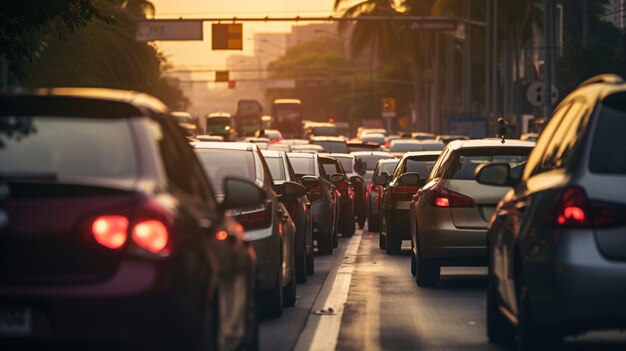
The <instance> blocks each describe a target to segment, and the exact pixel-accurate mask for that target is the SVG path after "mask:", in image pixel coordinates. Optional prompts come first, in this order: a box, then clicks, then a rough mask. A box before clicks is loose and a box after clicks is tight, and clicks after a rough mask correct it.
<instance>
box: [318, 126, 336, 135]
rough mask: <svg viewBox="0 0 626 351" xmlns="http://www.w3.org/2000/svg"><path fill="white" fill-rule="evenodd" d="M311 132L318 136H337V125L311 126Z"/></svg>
mask: <svg viewBox="0 0 626 351" xmlns="http://www.w3.org/2000/svg"><path fill="white" fill-rule="evenodd" d="M311 134H313V135H318V136H339V130H338V129H337V127H312V128H311Z"/></svg>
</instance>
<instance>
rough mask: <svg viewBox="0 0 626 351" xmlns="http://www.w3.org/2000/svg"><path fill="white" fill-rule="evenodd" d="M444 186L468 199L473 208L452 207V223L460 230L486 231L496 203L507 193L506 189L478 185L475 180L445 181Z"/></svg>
mask: <svg viewBox="0 0 626 351" xmlns="http://www.w3.org/2000/svg"><path fill="white" fill-rule="evenodd" d="M446 182H447V184H445V185H444V187H445V188H447V189H448V190H451V191H454V192H457V193H459V194H462V195H465V196H467V197H470V198H472V199H473V200H474V206H473V207H452V208H451V209H450V212H451V214H452V222H453V223H454V226H455V227H457V228H462V229H487V224H488V223H489V218H491V215H492V214H493V211H494V210H495V208H496V205H497V204H498V202H499V201H500V200H501V199H502V197H503V196H504V195H505V194H506V192H507V191H509V188H507V187H498V186H489V185H483V184H479V183H478V182H476V181H475V180H456V179H452V180H447V181H446Z"/></svg>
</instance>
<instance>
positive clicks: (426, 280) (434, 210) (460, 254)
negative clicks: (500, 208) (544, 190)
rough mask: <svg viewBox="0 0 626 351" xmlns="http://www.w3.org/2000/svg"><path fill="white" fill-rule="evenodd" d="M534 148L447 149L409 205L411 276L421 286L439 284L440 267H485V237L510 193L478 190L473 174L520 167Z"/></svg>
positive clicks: (510, 144)
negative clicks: (489, 167) (492, 167)
mask: <svg viewBox="0 0 626 351" xmlns="http://www.w3.org/2000/svg"><path fill="white" fill-rule="evenodd" d="M534 146H535V143H533V142H527V141H519V140H506V141H505V143H502V142H501V140H497V139H495V140H494V139H489V140H487V139H483V140H456V141H453V142H451V143H450V144H448V145H447V146H446V148H445V149H444V151H443V153H442V154H441V156H440V157H439V159H438V160H437V162H436V163H435V165H434V166H433V169H432V170H431V172H430V174H429V175H428V178H427V179H426V185H425V186H423V187H422V188H421V189H420V190H419V191H418V192H417V194H415V196H414V197H413V199H412V201H411V204H410V214H409V220H410V228H411V248H412V250H411V251H412V254H411V273H413V274H415V276H416V282H417V284H418V285H419V286H422V287H428V286H436V285H438V284H439V278H440V267H442V266H484V265H486V262H487V249H486V242H487V237H486V232H487V224H488V221H489V218H491V216H492V214H493V213H494V209H495V207H496V204H497V203H498V201H500V199H501V198H502V196H504V194H505V193H506V192H507V190H508V189H506V188H503V187H497V186H487V185H482V184H479V183H478V182H477V181H476V180H475V179H474V172H475V171H476V169H477V168H478V167H479V166H480V167H482V166H483V165H485V164H489V163H492V162H496V163H497V162H506V163H507V164H509V165H511V166H517V165H521V164H523V163H524V162H526V160H527V159H528V155H529V154H530V152H531V151H532V149H533V147H534Z"/></svg>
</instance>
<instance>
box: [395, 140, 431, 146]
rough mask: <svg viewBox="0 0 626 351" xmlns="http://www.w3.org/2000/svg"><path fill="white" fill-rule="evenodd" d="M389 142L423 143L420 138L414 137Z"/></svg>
mask: <svg viewBox="0 0 626 351" xmlns="http://www.w3.org/2000/svg"><path fill="white" fill-rule="evenodd" d="M391 144H393V145H395V144H424V143H423V142H422V140H416V139H394V140H392V141H391Z"/></svg>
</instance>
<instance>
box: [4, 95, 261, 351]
mask: <svg viewBox="0 0 626 351" xmlns="http://www.w3.org/2000/svg"><path fill="white" fill-rule="evenodd" d="M0 126H2V127H0V144H1V145H2V146H1V147H0V165H1V166H0V168H1V170H2V173H1V175H0V176H1V177H2V178H1V179H2V180H1V183H2V187H3V189H4V190H6V191H5V192H3V195H8V196H2V201H1V202H0V213H1V214H2V215H3V218H4V219H6V218H7V217H6V214H8V218H9V220H8V221H3V223H2V226H1V227H2V228H1V234H2V235H0V349H2V350H24V349H31V347H32V348H33V349H68V350H75V349H82V348H83V347H84V349H86V350H91V349H94V348H99V347H100V346H102V345H107V346H106V347H103V348H104V349H118V348H119V347H118V346H117V345H124V346H126V347H128V348H130V349H145V350H179V349H182V350H198V349H204V350H214V349H216V348H217V349H220V350H233V349H247V350H253V349H258V347H259V345H258V332H259V331H258V324H257V320H256V312H255V311H256V307H255V296H254V295H255V294H254V292H255V290H254V289H255V288H254V287H255V280H254V267H255V265H256V262H257V259H256V257H257V255H255V253H254V251H253V250H252V248H250V247H249V246H247V245H246V244H245V239H246V237H245V235H244V232H243V230H242V229H241V227H240V226H239V224H237V223H236V222H235V221H233V220H232V219H230V218H228V217H227V216H225V215H224V212H225V211H226V210H229V209H231V208H232V207H249V206H260V205H262V204H263V203H264V201H265V195H264V194H261V193H259V192H258V191H256V190H255V189H256V186H255V185H254V184H253V183H251V182H249V181H245V180H240V179H234V178H227V179H226V182H225V184H226V191H224V194H223V197H224V198H225V202H222V204H221V205H220V204H218V202H217V200H216V197H215V195H214V193H213V191H212V189H211V186H210V184H209V179H207V176H206V175H205V173H204V172H203V170H202V167H201V165H200V164H199V162H198V159H197V158H196V157H195V155H194V154H193V151H192V149H191V148H190V146H189V145H188V143H187V142H186V140H185V138H184V137H183V134H182V133H181V131H180V129H179V128H178V127H177V124H176V123H175V121H174V120H173V119H172V118H169V116H167V109H166V107H165V105H164V104H163V103H162V102H161V101H159V100H157V99H155V98H154V97H152V96H149V95H146V94H142V93H138V92H130V91H119V90H110V89H93V88H85V89H82V88H60V89H57V88H46V89H41V90H36V91H30V92H29V91H21V92H19V93H4V94H0ZM250 189H252V191H250ZM241 192H246V194H248V196H247V197H241V196H238V194H240V193H241ZM231 206H232V207H231ZM226 239H228V240H226ZM224 308H225V309H226V310H223V309H224ZM41 342H45V343H46V344H45V345H41V344H39V343H41ZM7 343H9V345H6V344H7ZM65 343H69V344H70V345H72V346H67V345H65ZM22 344H24V345H22ZM76 344H78V345H80V346H77V345H76ZM61 345H64V346H61ZM112 345H116V346H112ZM126 347H124V348H126Z"/></svg>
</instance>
